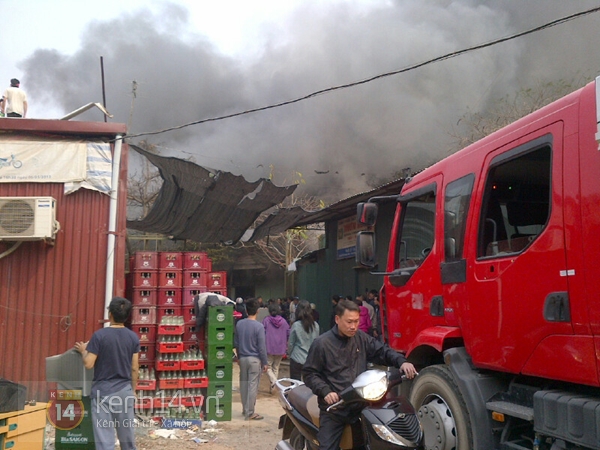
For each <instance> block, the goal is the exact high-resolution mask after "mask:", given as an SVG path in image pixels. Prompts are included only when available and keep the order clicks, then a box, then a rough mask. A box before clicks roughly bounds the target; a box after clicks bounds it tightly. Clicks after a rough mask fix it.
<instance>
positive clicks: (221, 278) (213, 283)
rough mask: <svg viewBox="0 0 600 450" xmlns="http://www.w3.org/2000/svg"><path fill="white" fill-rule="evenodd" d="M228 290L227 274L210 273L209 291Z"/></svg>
mask: <svg viewBox="0 0 600 450" xmlns="http://www.w3.org/2000/svg"><path fill="white" fill-rule="evenodd" d="M213 289H227V272H210V273H209V274H208V290H209V291H213Z"/></svg>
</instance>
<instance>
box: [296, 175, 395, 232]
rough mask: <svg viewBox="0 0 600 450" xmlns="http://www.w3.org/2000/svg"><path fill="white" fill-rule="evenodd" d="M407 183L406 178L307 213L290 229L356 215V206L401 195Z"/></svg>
mask: <svg viewBox="0 0 600 450" xmlns="http://www.w3.org/2000/svg"><path fill="white" fill-rule="evenodd" d="M405 181H406V179H405V178H401V179H399V180H394V181H390V182H389V183H387V184H384V185H383V186H380V187H378V188H375V189H373V190H371V191H366V192H361V193H360V194H356V195H353V196H352V197H348V198H345V199H343V200H340V201H339V202H336V203H333V204H331V205H329V206H328V207H327V208H324V209H321V210H319V211H315V212H312V213H307V214H305V215H304V216H300V217H299V218H298V220H296V221H295V222H294V223H293V224H292V225H291V226H290V228H293V227H301V226H305V225H310V224H313V223H318V222H329V221H331V220H336V219H343V218H344V217H351V216H353V215H356V205H357V204H358V203H360V202H366V201H367V200H368V199H370V198H371V197H379V196H385V195H394V194H399V193H400V190H401V189H402V186H404V183H405Z"/></svg>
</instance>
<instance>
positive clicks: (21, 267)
mask: <svg viewBox="0 0 600 450" xmlns="http://www.w3.org/2000/svg"><path fill="white" fill-rule="evenodd" d="M126 182H127V146H126V145H123V154H122V164H121V173H120V182H119V186H120V188H119V206H118V209H119V215H118V227H117V229H118V230H119V232H118V233H117V245H116V255H115V261H116V264H115V284H114V286H115V289H114V291H115V292H114V293H115V294H116V295H123V294H124V290H125V285H124V283H125V281H124V278H125V267H124V264H125V219H126V217H125V213H126ZM63 190H64V185H63V184H62V183H14V184H12V183H11V184H7V183H0V197H9V196H24V197H29V196H52V197H54V198H55V199H56V200H57V204H56V213H57V220H58V221H59V222H60V225H61V230H60V232H59V233H58V235H57V238H56V243H55V245H54V246H52V245H47V244H45V243H43V242H24V243H23V244H22V245H21V246H20V247H19V248H18V249H17V250H16V251H15V252H13V253H12V254H10V255H8V256H6V257H5V258H2V259H0V352H1V359H0V377H3V378H6V379H9V380H12V381H15V382H18V383H21V384H24V385H26V386H27V388H28V394H27V396H28V398H29V399H36V400H38V401H44V400H46V399H47V390H48V388H49V387H51V386H52V385H48V384H47V383H46V382H45V380H46V374H45V358H46V357H47V356H51V355H55V354H59V353H63V352H65V351H66V350H68V349H69V348H71V347H72V346H73V344H74V343H75V342H76V341H80V340H86V341H87V340H88V339H89V338H90V336H91V334H92V333H93V332H94V331H95V330H97V329H98V328H100V327H101V326H102V325H101V319H102V318H103V314H104V296H105V282H106V261H107V230H108V216H109V200H110V199H109V197H108V196H107V195H104V194H100V193H98V192H95V191H90V190H87V189H80V190H79V191H77V192H75V193H73V194H70V195H68V196H65V195H64V194H63ZM6 248H7V245H6V243H0V253H1V252H2V251H4V250H5V249H6Z"/></svg>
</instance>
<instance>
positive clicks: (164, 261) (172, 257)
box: [158, 252, 183, 270]
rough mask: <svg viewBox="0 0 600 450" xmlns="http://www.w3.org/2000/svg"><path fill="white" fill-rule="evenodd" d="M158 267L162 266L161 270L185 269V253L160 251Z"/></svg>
mask: <svg viewBox="0 0 600 450" xmlns="http://www.w3.org/2000/svg"><path fill="white" fill-rule="evenodd" d="M158 267H159V268H160V270H181V269H183V253H181V252H160V253H159V255H158Z"/></svg>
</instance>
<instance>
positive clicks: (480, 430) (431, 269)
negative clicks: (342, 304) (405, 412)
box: [357, 77, 600, 450]
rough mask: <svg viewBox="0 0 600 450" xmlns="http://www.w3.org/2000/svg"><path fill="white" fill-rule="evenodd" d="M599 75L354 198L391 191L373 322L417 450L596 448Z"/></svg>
mask: <svg viewBox="0 0 600 450" xmlns="http://www.w3.org/2000/svg"><path fill="white" fill-rule="evenodd" d="M599 83H600V77H599V78H597V79H596V81H595V82H592V83H590V84H588V85H587V86H585V87H584V88H582V89H580V90H578V91H576V92H574V93H572V94H570V95H568V96H566V97H563V98H562V99H559V100H557V101H555V102H554V103H552V104H550V105H548V106H546V107H544V108H542V109H540V110H539V111H536V112H534V113H532V114H530V115H528V116H526V117H524V118H522V119H520V120H518V121H517V122H515V123H513V124H511V125H509V126H507V127H505V128H503V129H501V130H499V131H497V132H495V133H493V134H491V135H489V136H487V137H486V138H484V139H482V140H481V141H479V142H476V143H474V144H472V145H470V146H469V147H467V148H465V149H463V150H461V151H459V152H457V153H455V154H453V155H451V156H449V157H447V158H445V159H444V160H442V161H440V162H438V163H436V164H434V165H433V166H431V167H429V168H427V169H425V170H423V171H422V172H420V173H418V174H417V175H415V176H414V177H412V178H410V179H407V180H406V183H405V185H404V186H403V188H402V191H401V193H400V194H399V195H397V196H391V197H385V198H376V199H372V201H369V202H368V203H364V204H360V205H359V206H358V219H359V221H360V222H362V223H364V224H370V225H372V224H374V223H375V220H376V215H377V203H378V202H382V201H395V202H397V208H396V213H395V218H394V223H393V227H392V231H391V233H392V235H391V239H390V246H389V252H388V259H387V265H386V272H385V273H384V282H383V287H382V290H381V300H380V303H381V314H382V317H381V320H382V323H383V326H384V327H383V331H384V336H385V339H386V340H387V341H388V343H389V344H390V345H391V346H392V347H394V348H395V349H397V350H399V351H402V352H404V353H406V355H407V357H408V359H409V360H410V361H412V362H413V363H415V364H416V365H417V366H418V367H419V368H420V375H419V377H418V378H417V379H416V381H414V382H413V385H412V388H411V393H410V398H411V400H412V401H413V403H414V404H415V406H416V407H417V408H418V409H419V413H420V415H421V421H422V424H423V426H424V428H425V433H426V441H425V445H426V448H428V449H448V450H449V449H457V450H469V449H482V450H484V449H485V450H489V449H532V448H535V449H560V448H565V449H566V448H590V449H600V388H599V387H600V379H599V371H600V264H599V261H600V149H599V143H598V140H599V139H600V131H599V123H600V107H599V101H600V84H599ZM357 250H358V251H357V259H359V262H360V263H361V264H363V265H366V266H371V267H372V266H374V264H375V261H373V258H372V256H371V255H373V254H375V253H374V234H373V233H372V232H362V233H360V234H359V236H358V239H357Z"/></svg>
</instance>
